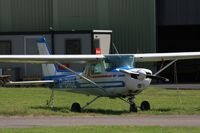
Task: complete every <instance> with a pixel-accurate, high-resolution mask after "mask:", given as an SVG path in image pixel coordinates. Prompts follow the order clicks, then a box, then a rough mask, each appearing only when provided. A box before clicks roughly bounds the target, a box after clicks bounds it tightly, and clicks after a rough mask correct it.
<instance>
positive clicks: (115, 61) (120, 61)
mask: <svg viewBox="0 0 200 133" xmlns="http://www.w3.org/2000/svg"><path fill="white" fill-rule="evenodd" d="M133 65H134V57H133V55H107V56H106V58H105V63H104V66H105V69H106V71H111V70H113V69H116V68H120V67H131V68H133Z"/></svg>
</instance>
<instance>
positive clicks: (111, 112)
mask: <svg viewBox="0 0 200 133" xmlns="http://www.w3.org/2000/svg"><path fill="white" fill-rule="evenodd" d="M83 113H96V114H104V115H121V114H126V113H129V111H128V110H110V109H106V110H105V109H85V110H84V111H83Z"/></svg>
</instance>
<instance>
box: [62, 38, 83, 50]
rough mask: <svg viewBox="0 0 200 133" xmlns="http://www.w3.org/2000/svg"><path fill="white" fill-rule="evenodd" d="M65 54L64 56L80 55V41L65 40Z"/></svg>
mask: <svg viewBox="0 0 200 133" xmlns="http://www.w3.org/2000/svg"><path fill="white" fill-rule="evenodd" d="M65 53H66V54H81V40H80V39H68V40H66V41H65Z"/></svg>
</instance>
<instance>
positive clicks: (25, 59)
mask: <svg viewBox="0 0 200 133" xmlns="http://www.w3.org/2000/svg"><path fill="white" fill-rule="evenodd" d="M104 58H105V57H104V56H103V55H1V56H0V62H11V63H33V64H34V63H35V64H37V63H38V64H51V63H55V62H60V63H86V62H92V61H98V60H102V59H104Z"/></svg>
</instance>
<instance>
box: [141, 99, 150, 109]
mask: <svg viewBox="0 0 200 133" xmlns="http://www.w3.org/2000/svg"><path fill="white" fill-rule="evenodd" d="M140 109H141V110H142V111H147V110H150V109H151V107H150V104H149V102H148V101H143V102H142V103H141V105H140Z"/></svg>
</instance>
